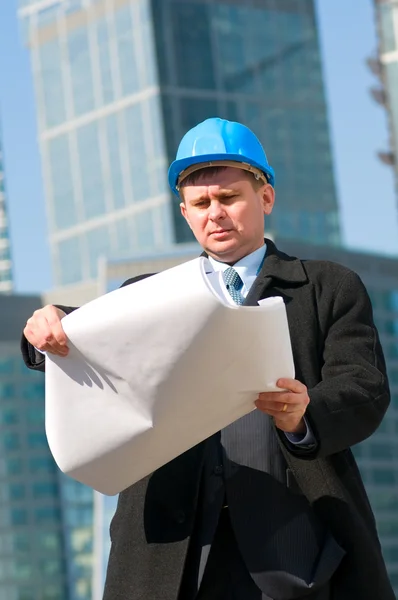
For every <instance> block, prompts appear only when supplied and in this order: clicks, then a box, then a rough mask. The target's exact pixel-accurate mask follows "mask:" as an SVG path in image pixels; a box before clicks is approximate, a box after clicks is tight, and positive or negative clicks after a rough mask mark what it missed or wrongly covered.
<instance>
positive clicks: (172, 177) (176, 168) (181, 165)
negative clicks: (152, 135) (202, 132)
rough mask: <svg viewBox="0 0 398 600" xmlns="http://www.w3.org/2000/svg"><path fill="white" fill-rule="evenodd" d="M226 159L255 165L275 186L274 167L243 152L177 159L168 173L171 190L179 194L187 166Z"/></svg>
mask: <svg viewBox="0 0 398 600" xmlns="http://www.w3.org/2000/svg"><path fill="white" fill-rule="evenodd" d="M225 160H228V162H230V161H231V162H236V163H241V164H247V165H251V166H252V167H255V168H256V169H258V170H259V171H261V173H264V175H265V176H266V178H267V181H268V183H269V184H270V185H272V186H274V184H275V174H274V170H273V169H272V167H270V168H269V169H267V170H266V169H264V167H263V166H262V165H260V164H258V163H256V162H255V161H253V160H252V159H250V158H247V157H246V156H243V155H242V154H208V155H200V156H189V157H187V158H183V159H180V160H175V161H174V162H172V163H171V165H170V168H169V173H168V179H169V185H170V188H171V190H172V191H173V192H174V194H176V196H179V190H178V179H179V176H180V174H181V173H182V172H183V171H185V170H186V169H187V168H189V167H191V166H192V165H199V164H203V167H204V168H205V167H206V166H209V164H208V163H210V162H211V163H213V162H214V163H215V164H214V165H213V166H215V167H216V166H217V162H225Z"/></svg>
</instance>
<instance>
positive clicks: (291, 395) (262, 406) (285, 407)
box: [255, 379, 310, 433]
mask: <svg viewBox="0 0 398 600" xmlns="http://www.w3.org/2000/svg"><path fill="white" fill-rule="evenodd" d="M276 385H277V386H278V387H280V388H282V389H283V390H287V391H283V392H263V393H262V394H260V395H259V397H258V399H257V400H256V402H255V404H256V406H257V408H258V409H259V410H262V411H263V412H265V413H266V414H267V415H270V416H271V417H273V418H274V421H275V425H276V426H277V427H278V429H281V430H282V431H285V432H286V433H305V422H304V419H303V416H304V414H305V411H306V410H307V406H308V403H309V401H310V399H309V397H308V393H307V388H306V386H305V385H304V384H303V383H301V381H297V379H278V381H277V382H276Z"/></svg>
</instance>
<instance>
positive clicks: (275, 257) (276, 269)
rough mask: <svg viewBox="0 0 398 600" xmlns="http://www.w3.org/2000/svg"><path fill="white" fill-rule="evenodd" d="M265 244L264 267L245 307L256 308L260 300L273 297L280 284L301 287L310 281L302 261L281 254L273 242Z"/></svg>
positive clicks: (266, 241)
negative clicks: (269, 296) (276, 287)
mask: <svg viewBox="0 0 398 600" xmlns="http://www.w3.org/2000/svg"><path fill="white" fill-rule="evenodd" d="M265 243H266V245H267V252H266V255H265V259H264V262H263V266H262V268H261V271H260V273H259V275H258V277H257V279H256V280H255V282H254V283H253V285H252V287H251V289H250V292H249V294H248V295H247V297H246V300H245V302H244V305H245V306H256V304H257V301H258V300H260V299H262V298H266V297H267V296H268V295H273V294H274V291H272V294H271V293H269V292H270V290H271V289H272V290H273V288H274V287H275V286H277V284H278V282H279V283H283V285H284V286H286V284H289V283H290V284H293V285H299V284H303V283H306V282H307V281H308V277H307V274H306V272H305V270H304V267H303V264H302V262H301V260H299V259H298V258H294V257H292V256H288V255H287V254H284V253H283V252H280V251H279V250H278V249H277V247H276V246H275V244H274V243H273V242H272V241H271V240H268V239H266V240H265ZM267 292H268V293H267Z"/></svg>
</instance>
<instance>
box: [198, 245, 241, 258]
mask: <svg viewBox="0 0 398 600" xmlns="http://www.w3.org/2000/svg"><path fill="white" fill-rule="evenodd" d="M239 250H240V248H239V244H237V242H236V241H234V240H228V242H217V243H214V242H213V243H212V244H210V245H209V246H208V247H207V248H206V252H207V254H209V255H210V256H212V257H213V258H215V259H216V260H219V261H220V262H233V261H235V262H236V260H239V259H238V258H236V256H237V254H239Z"/></svg>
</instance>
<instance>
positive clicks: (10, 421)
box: [0, 408, 19, 425]
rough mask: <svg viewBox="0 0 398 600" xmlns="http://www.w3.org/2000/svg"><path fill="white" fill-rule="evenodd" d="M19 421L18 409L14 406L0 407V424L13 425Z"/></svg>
mask: <svg viewBox="0 0 398 600" xmlns="http://www.w3.org/2000/svg"><path fill="white" fill-rule="evenodd" d="M18 422H19V411H18V410H17V409H16V408H3V409H0V424H1V425H15V424H16V423H18Z"/></svg>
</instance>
